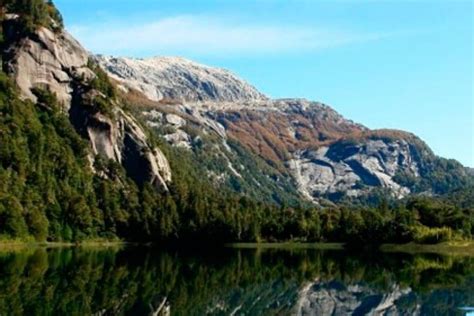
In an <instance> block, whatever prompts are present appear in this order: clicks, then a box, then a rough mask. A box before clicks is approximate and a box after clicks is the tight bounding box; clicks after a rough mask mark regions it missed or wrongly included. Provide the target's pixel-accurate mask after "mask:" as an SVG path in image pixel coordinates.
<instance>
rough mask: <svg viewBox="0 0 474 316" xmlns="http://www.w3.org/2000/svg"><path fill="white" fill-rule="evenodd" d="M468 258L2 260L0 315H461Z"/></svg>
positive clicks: (119, 254)
mask: <svg viewBox="0 0 474 316" xmlns="http://www.w3.org/2000/svg"><path fill="white" fill-rule="evenodd" d="M469 306H474V258H472V257H441V256H435V255H416V256H412V255H401V254H383V255H381V254H350V253H347V252H343V251H317V250H311V249H299V250H277V249H267V250H252V249H241V250H237V249H221V250H214V251H207V252H203V251H194V252H189V251H159V250H156V249H149V248H142V247H139V248H136V247H134V248H126V249H122V250H114V249H36V250H34V251H32V250H30V251H21V252H15V253H0V315H50V314H54V315H91V314H93V315H167V314H170V313H171V315H348V314H353V315H365V314H375V315H384V314H390V315H398V314H401V315H414V314H415V315H416V314H421V315H464V314H466V313H468V310H462V309H461V308H462V307H469Z"/></svg>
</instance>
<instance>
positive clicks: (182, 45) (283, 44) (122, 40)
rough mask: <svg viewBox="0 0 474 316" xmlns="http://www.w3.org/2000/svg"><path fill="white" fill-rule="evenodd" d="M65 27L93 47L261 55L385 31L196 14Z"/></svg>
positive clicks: (107, 50) (317, 46)
mask: <svg viewBox="0 0 474 316" xmlns="http://www.w3.org/2000/svg"><path fill="white" fill-rule="evenodd" d="M70 31H71V33H73V35H75V36H76V37H78V38H79V39H80V40H81V41H82V42H83V44H84V45H85V46H86V48H87V49H89V50H90V51H92V52H95V53H103V54H121V55H124V54H126V55H155V54H156V55H158V54H193V55H203V56H206V55H217V56H227V55H265V54H275V53H292V52H301V51H317V50H321V49H326V48H331V47H336V46H341V45H347V44H351V43H359V42H367V41H373V40H377V39H380V38H383V37H386V36H387V35H386V34H374V33H358V32H353V31H348V30H340V29H335V28H325V27H309V26H294V25H271V24H248V23H243V22H238V21H235V20H232V19H229V20H226V19H223V18H218V17H213V16H197V15H182V16H175V17H169V18H163V19H159V20H156V21H151V22H146V23H126V22H123V21H122V22H120V23H119V22H108V23H99V24H95V25H88V26H84V25H75V26H72V27H70Z"/></svg>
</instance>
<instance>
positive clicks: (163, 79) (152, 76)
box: [95, 56, 266, 102]
mask: <svg viewBox="0 0 474 316" xmlns="http://www.w3.org/2000/svg"><path fill="white" fill-rule="evenodd" d="M95 61H96V62H97V63H98V64H99V65H100V66H102V67H103V68H104V69H106V70H107V72H108V73H109V75H110V77H112V78H113V79H116V80H118V81H119V82H120V83H121V84H123V86H125V87H130V88H132V89H135V90H137V91H140V92H142V93H143V94H144V95H145V96H146V97H147V98H149V99H150V100H153V101H159V100H182V101H230V102H232V101H240V100H261V99H266V97H265V95H263V94H262V93H260V92H259V91H257V89H255V88H254V87H252V86H251V85H249V84H248V83H246V82H245V81H243V80H242V79H240V78H238V77H236V76H235V75H234V74H232V73H231V72H230V71H227V70H224V69H217V68H211V67H208V66H205V65H201V64H198V63H195V62H192V61H190V60H187V59H184V58H179V57H155V58H149V59H131V58H115V57H110V56H95Z"/></svg>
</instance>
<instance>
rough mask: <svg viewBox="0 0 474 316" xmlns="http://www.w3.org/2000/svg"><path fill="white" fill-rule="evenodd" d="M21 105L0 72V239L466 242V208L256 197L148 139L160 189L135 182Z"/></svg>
mask: <svg viewBox="0 0 474 316" xmlns="http://www.w3.org/2000/svg"><path fill="white" fill-rule="evenodd" d="M35 93H36V95H37V96H38V105H35V104H33V103H31V102H27V101H21V100H19V99H18V98H17V92H16V89H15V87H14V85H13V84H12V83H11V82H10V80H9V79H8V78H7V77H6V76H5V75H2V76H1V77H0V114H1V116H0V143H1V144H2V146H1V148H0V228H1V230H0V232H1V233H0V234H1V235H2V237H3V238H23V239H28V238H34V239H35V240H38V241H45V240H48V241H80V240H87V239H91V238H92V239H95V238H105V239H111V240H113V239H118V238H120V239H125V240H132V241H156V242H158V241H161V242H164V241H167V242H176V241H194V242H208V243H216V242H219V243H225V242H234V241H270V242H274V241H285V240H293V241H331V242H349V243H351V244H354V245H356V246H357V245H359V246H361V245H366V244H374V243H375V244H380V243H385V242H408V241H417V242H425V243H436V242H441V241H447V240H456V239H469V238H471V236H472V234H473V227H474V223H473V220H474V216H473V209H472V207H465V208H460V207H457V206H455V204H453V203H449V202H446V201H442V200H439V201H438V200H435V199H433V198H418V199H413V200H409V201H407V202H406V203H404V204H400V205H394V206H391V207H389V206H388V205H386V204H383V203H382V204H381V205H380V207H378V208H367V207H360V208H354V207H350V208H349V207H344V206H341V207H336V206H334V207H330V208H324V209H321V208H316V207H312V208H308V207H298V206H294V205H293V206H291V207H290V206H285V205H284V204H282V205H280V206H279V205H276V204H270V203H268V202H267V203H265V202H255V200H253V199H250V198H248V197H246V196H239V195H236V194H235V193H232V192H230V191H226V190H218V189H216V188H215V187H214V186H213V185H212V184H210V183H209V182H208V181H207V180H206V179H207V176H206V174H205V170H204V169H202V168H199V167H197V162H196V161H195V160H194V157H193V156H192V155H191V154H189V153H186V152H185V151H183V150H181V149H177V148H172V147H170V146H168V145H166V144H165V143H164V142H161V141H160V140H159V138H156V140H155V141H156V144H157V145H159V146H160V147H161V148H162V150H163V151H164V152H165V154H166V156H167V157H168V158H169V160H170V162H171V167H172V170H173V182H172V183H171V185H170V191H169V192H161V193H160V192H157V191H156V190H155V189H154V188H152V187H151V186H150V185H147V184H145V185H144V186H142V187H139V186H137V185H136V184H135V183H134V182H133V181H131V180H130V179H128V178H127V177H126V176H125V172H124V170H123V169H122V167H121V166H120V165H118V164H117V163H115V162H113V161H106V160H104V159H102V158H100V157H97V159H96V163H95V168H96V170H98V171H102V172H103V173H104V174H107V175H108V178H107V179H104V178H101V177H99V176H98V175H97V174H93V173H92V171H91V169H90V167H89V160H88V154H89V150H88V145H87V143H86V141H85V140H84V139H82V138H81V137H80V136H79V135H78V134H77V132H76V131H75V130H74V128H73V127H72V125H71V124H70V122H69V121H68V119H67V117H66V116H65V114H63V113H61V111H59V107H58V106H57V105H56V101H55V98H54V96H53V95H51V94H50V93H48V92H46V91H41V90H35Z"/></svg>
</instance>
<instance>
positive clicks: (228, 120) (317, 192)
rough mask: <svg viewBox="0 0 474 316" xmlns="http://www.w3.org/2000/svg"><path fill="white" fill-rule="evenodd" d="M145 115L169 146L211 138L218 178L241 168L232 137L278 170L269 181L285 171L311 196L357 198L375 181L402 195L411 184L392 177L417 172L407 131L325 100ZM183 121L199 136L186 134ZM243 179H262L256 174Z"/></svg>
mask: <svg viewBox="0 0 474 316" xmlns="http://www.w3.org/2000/svg"><path fill="white" fill-rule="evenodd" d="M160 111H161V112H160ZM167 111H173V114H169V113H168V114H167V113H166V112H167ZM144 114H145V117H146V119H147V121H148V124H149V125H150V126H151V127H153V128H157V129H158V130H159V132H160V133H161V134H163V135H164V138H165V139H166V140H168V142H169V143H171V144H173V145H175V146H180V147H184V148H188V149H190V150H196V146H202V141H201V142H195V141H194V140H195V139H196V137H197V136H199V137H200V139H204V140H208V141H210V139H213V140H212V141H213V142H214V147H215V148H219V149H218V150H217V151H216V155H221V156H222V157H224V158H223V162H220V164H221V166H222V165H223V166H226V171H225V172H224V173H222V171H220V173H215V172H214V171H212V172H214V173H212V175H214V176H216V177H218V180H219V181H220V180H222V179H225V178H229V177H231V178H232V177H234V181H237V180H238V181H241V180H242V176H241V175H242V170H238V168H236V166H239V165H240V164H241V163H240V162H239V159H241V158H239V159H237V160H232V158H231V157H232V155H233V151H232V149H231V148H230V147H229V146H228V145H227V143H228V142H229V141H231V142H234V143H235V142H237V143H238V144H240V145H242V146H243V147H244V148H246V149H247V150H248V151H249V152H251V153H253V154H256V155H257V156H258V157H260V158H261V159H262V160H263V161H264V163H266V164H268V165H269V168H271V169H272V170H275V173H276V174H277V176H275V175H270V174H268V175H267V178H268V179H272V183H273V184H270V185H272V186H273V185H275V186H280V187H281V184H280V183H278V180H277V179H282V178H285V177H286V178H288V181H291V182H292V183H293V186H294V188H295V191H297V192H299V194H300V195H301V196H303V197H305V198H306V199H307V200H310V201H314V202H317V201H318V200H319V199H320V198H329V199H332V200H336V199H339V198H341V197H342V196H348V197H356V198H357V197H361V196H364V195H366V194H369V193H370V192H371V190H372V189H374V188H384V189H387V190H388V191H390V192H392V194H393V196H394V197H395V198H402V197H404V196H406V195H407V194H409V193H410V192H411V189H410V188H409V187H407V186H405V185H402V184H400V183H398V182H397V176H399V175H400V174H403V175H406V176H410V177H414V178H417V177H420V168H421V165H422V164H423V161H421V159H420V158H419V155H418V153H417V152H416V150H414V140H416V138H415V137H414V136H413V135H411V134H408V133H404V132H399V131H388V130H386V131H371V130H369V129H367V128H366V127H364V126H362V125H360V124H356V123H354V122H352V121H350V120H347V119H345V118H344V117H342V116H341V115H340V114H338V113H337V112H335V111H334V110H333V109H331V108H330V107H328V106H327V105H324V104H321V103H318V102H310V101H307V100H303V99H282V100H257V101H245V102H215V101H212V102H207V103H206V102H204V103H192V102H186V103H184V104H182V105H170V106H169V107H166V106H164V105H160V106H158V107H156V108H153V109H151V110H146V111H145V112H144ZM178 117H179V118H178ZM190 127H192V129H193V130H198V131H200V134H201V135H199V133H198V135H196V134H194V135H190V134H189V129H190ZM206 135H207V136H206ZM209 135H214V136H215V137H214V138H209ZM426 151H427V154H428V155H430V153H429V150H428V149H426ZM229 161H232V163H230V164H229V163H228V162H229ZM208 165H212V164H208ZM260 170H262V171H261V172H263V170H264V169H263V168H260ZM237 178H239V179H237ZM247 182H248V184H249V185H250V186H252V185H253V186H255V185H256V186H257V187H258V186H261V185H262V184H261V183H260V181H259V180H257V179H256V178H255V177H251V178H248V179H247Z"/></svg>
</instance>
